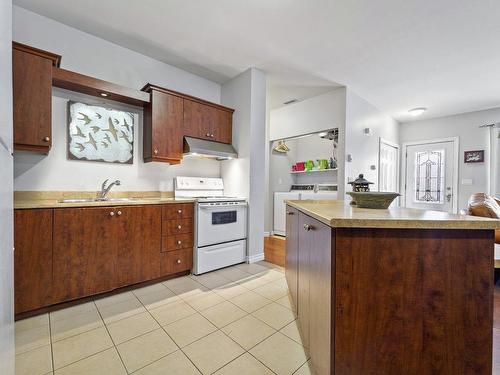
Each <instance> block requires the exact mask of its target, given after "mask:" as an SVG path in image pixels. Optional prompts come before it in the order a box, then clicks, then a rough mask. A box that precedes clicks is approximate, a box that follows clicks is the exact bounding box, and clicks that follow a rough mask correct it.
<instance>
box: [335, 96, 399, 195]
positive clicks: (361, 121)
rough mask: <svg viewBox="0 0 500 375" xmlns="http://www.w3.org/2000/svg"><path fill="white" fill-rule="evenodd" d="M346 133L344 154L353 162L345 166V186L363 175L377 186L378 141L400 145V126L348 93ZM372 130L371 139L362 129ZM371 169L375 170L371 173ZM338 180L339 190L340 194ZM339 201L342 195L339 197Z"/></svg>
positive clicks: (347, 189) (358, 97) (349, 188)
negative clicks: (373, 166) (350, 180)
mask: <svg viewBox="0 0 500 375" xmlns="http://www.w3.org/2000/svg"><path fill="white" fill-rule="evenodd" d="M345 126H346V131H345V154H346V155H348V154H351V155H352V161H351V162H348V161H346V163H345V182H346V183H347V182H348V181H347V180H348V178H351V179H355V178H356V177H357V176H358V175H359V174H360V173H363V174H364V176H365V178H366V179H367V180H369V181H371V182H374V183H375V185H373V187H371V189H372V190H377V188H378V186H377V183H378V155H379V138H380V137H382V138H384V139H385V140H388V141H390V142H394V143H399V127H400V126H399V124H398V122H397V121H396V120H394V119H393V118H392V117H390V116H387V115H385V114H384V113H382V112H381V111H380V110H378V109H377V108H376V107H374V106H373V105H372V104H370V103H369V102H367V101H366V100H364V99H363V98H361V97H360V96H358V95H356V94H355V93H354V92H353V91H352V90H350V89H348V90H347V94H346V125H345ZM365 128H370V129H371V130H372V135H371V136H366V135H364V134H363V129H365ZM372 165H375V166H376V169H375V170H372V169H370V167H371V166H372ZM340 181H342V180H341V179H340V176H339V190H340V185H341V184H340ZM344 186H345V189H346V191H351V187H350V185H344ZM339 199H347V198H345V197H344V198H342V195H340V194H339Z"/></svg>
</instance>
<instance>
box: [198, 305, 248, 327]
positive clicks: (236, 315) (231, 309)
mask: <svg viewBox="0 0 500 375" xmlns="http://www.w3.org/2000/svg"><path fill="white" fill-rule="evenodd" d="M201 314H202V315H203V316H204V317H205V318H207V319H208V320H210V321H211V322H212V323H213V324H215V325H216V326H217V327H218V328H221V327H224V326H226V325H228V324H229V323H231V322H234V321H235V320H238V319H240V318H242V317H244V316H245V315H247V312H246V311H244V310H242V309H240V308H239V307H238V306H236V305H234V304H232V303H231V302H228V301H225V302H222V303H219V304H218V305H215V306H212V307H210V308H208V309H206V310H202V311H201Z"/></svg>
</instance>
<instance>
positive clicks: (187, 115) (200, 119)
mask: <svg viewBox="0 0 500 375" xmlns="http://www.w3.org/2000/svg"><path fill="white" fill-rule="evenodd" d="M211 109H212V107H210V106H207V105H205V104H201V103H198V102H195V101H192V100H189V99H184V135H186V136H188V137H194V138H202V139H210V140H211V139H212V137H211V135H212V128H213V124H214V122H215V116H214V113H213V111H212V110H211Z"/></svg>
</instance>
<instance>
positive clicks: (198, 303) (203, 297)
mask: <svg viewBox="0 0 500 375" xmlns="http://www.w3.org/2000/svg"><path fill="white" fill-rule="evenodd" d="M185 301H186V302H187V303H188V304H189V305H190V306H191V307H192V308H194V309H196V310H198V311H201V310H205V309H208V308H209V307H212V306H215V305H217V304H219V303H222V302H224V301H225V299H224V298H222V297H221V296H219V295H218V294H217V293H214V292H206V293H200V294H198V295H196V296H192V297H190V298H187V299H185Z"/></svg>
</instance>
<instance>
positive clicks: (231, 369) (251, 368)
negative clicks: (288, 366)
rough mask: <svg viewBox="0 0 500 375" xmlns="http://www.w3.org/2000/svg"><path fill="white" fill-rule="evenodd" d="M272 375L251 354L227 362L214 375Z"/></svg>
mask: <svg viewBox="0 0 500 375" xmlns="http://www.w3.org/2000/svg"><path fill="white" fill-rule="evenodd" d="M235 374H238V375H273V372H272V371H270V370H269V369H268V368H267V367H266V366H264V365H263V364H262V363H260V362H259V361H258V360H256V359H255V358H254V357H253V356H252V355H251V354H249V353H245V354H243V355H242V356H239V357H238V358H236V359H235V360H234V361H232V362H229V363H228V364H227V365H225V366H224V367H223V368H221V369H220V370H219V371H217V372H215V373H214V375H235Z"/></svg>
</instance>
